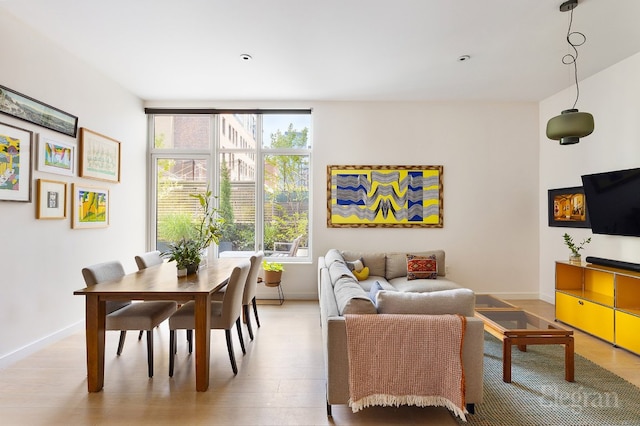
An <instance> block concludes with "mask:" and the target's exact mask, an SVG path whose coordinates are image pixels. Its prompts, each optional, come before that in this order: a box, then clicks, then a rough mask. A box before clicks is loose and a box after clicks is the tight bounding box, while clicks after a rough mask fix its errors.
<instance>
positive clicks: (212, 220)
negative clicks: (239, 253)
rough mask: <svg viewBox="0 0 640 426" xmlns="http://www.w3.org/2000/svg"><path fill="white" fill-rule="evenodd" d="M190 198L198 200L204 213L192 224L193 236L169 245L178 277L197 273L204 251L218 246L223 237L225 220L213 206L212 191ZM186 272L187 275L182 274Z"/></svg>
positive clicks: (193, 195)
mask: <svg viewBox="0 0 640 426" xmlns="http://www.w3.org/2000/svg"><path fill="white" fill-rule="evenodd" d="M189 196H191V197H193V198H197V199H198V202H199V204H200V208H201V209H202V213H201V214H200V215H199V217H198V219H197V220H196V221H194V222H193V223H192V227H193V229H192V231H193V232H191V233H190V235H192V236H191V237H183V238H181V239H180V240H179V241H177V242H174V243H169V250H168V251H167V252H166V253H165V256H166V257H168V258H169V260H170V261H172V260H174V261H175V262H176V267H177V268H178V275H186V274H192V273H195V272H197V270H198V265H200V263H201V262H202V256H203V252H204V250H205V249H206V248H207V247H209V246H210V245H211V244H212V243H215V244H218V242H219V241H220V237H221V236H222V224H223V220H222V219H221V218H220V217H218V210H217V209H216V208H215V207H214V206H213V203H212V195H211V190H210V189H209V188H207V190H206V191H205V192H204V193H203V194H189ZM184 270H186V273H184V272H182V271H184Z"/></svg>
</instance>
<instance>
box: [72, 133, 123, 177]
mask: <svg viewBox="0 0 640 426" xmlns="http://www.w3.org/2000/svg"><path fill="white" fill-rule="evenodd" d="M80 177H84V178H90V179H97V180H104V181H107V182H120V142H118V141H117V140H115V139H112V138H110V137H108V136H104V135H101V134H100V133H96V132H93V131H91V130H89V129H86V128H84V127H83V128H81V129H80Z"/></svg>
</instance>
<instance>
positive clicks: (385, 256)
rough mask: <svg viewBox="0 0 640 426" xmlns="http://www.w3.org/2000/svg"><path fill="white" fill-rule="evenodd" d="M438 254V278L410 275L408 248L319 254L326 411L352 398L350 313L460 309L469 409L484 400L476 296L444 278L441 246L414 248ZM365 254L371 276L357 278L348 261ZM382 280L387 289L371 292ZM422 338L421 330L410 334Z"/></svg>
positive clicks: (481, 338) (481, 335)
mask: <svg viewBox="0 0 640 426" xmlns="http://www.w3.org/2000/svg"><path fill="white" fill-rule="evenodd" d="M411 254H414V255H419V256H428V255H435V257H436V263H437V268H438V276H437V279H413V280H409V279H408V278H407V258H406V255H407V253H400V252H397V253H368V252H351V251H338V250H336V249H331V250H329V251H328V252H327V253H326V255H325V256H321V257H320V258H319V259H318V295H319V299H320V315H321V326H322V338H323V343H324V345H323V349H324V360H325V372H326V380H327V383H326V385H327V414H328V415H331V405H333V404H348V403H349V362H348V355H347V333H346V327H345V318H344V315H346V314H377V313H386V314H431V315H440V314H461V315H463V316H465V317H466V329H465V331H464V341H463V348H462V352H463V353H462V364H463V368H464V375H465V402H466V404H467V410H468V411H469V412H470V413H473V411H474V404H476V403H479V402H481V401H482V379H483V355H484V353H483V351H484V333H483V324H482V321H480V320H478V319H477V318H475V317H473V310H474V307H475V296H474V294H473V292H472V291H471V290H468V289H462V288H461V287H460V286H459V285H457V284H456V283H454V282H453V281H450V280H448V279H447V278H446V266H445V253H444V251H442V250H432V251H423V252H411ZM356 260H361V261H362V262H363V263H364V265H365V266H366V267H367V268H369V276H368V277H367V278H366V279H364V280H362V281H358V280H357V279H356V278H355V276H354V275H353V274H352V273H351V272H350V270H349V267H348V262H352V261H356ZM376 281H377V282H378V283H379V284H380V286H381V287H382V289H383V290H385V291H380V292H378V293H377V294H376V295H373V297H374V299H375V300H376V301H377V306H376V304H375V303H374V301H373V300H372V295H371V294H370V290H371V287H372V286H373V285H374V283H375V282H376ZM407 339H420V336H409V335H408V336H407Z"/></svg>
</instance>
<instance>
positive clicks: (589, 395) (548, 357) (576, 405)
mask: <svg viewBox="0 0 640 426" xmlns="http://www.w3.org/2000/svg"><path fill="white" fill-rule="evenodd" d="M511 380H512V382H511V383H504V382H503V381H502V342H501V341H499V340H498V339H496V338H495V337H493V336H491V335H490V334H488V333H485V339H484V399H483V402H482V403H480V404H476V412H475V414H471V415H467V422H466V423H465V422H462V421H460V420H459V419H456V420H457V421H458V423H459V424H461V425H470V426H476V425H478V426H501V425H505V426H516V425H536V426H541V425H545V426H547V425H548V426H564V425H571V426H587V425H588V426H596V425H597V426H600V425H609V426H619V425H629V426H631V425H634V426H637V425H640V388H638V387H636V386H634V385H632V384H631V383H629V382H627V381H625V380H624V379H621V378H620V377H618V376H616V375H615V374H613V373H611V372H609V371H607V370H605V369H604V368H602V367H600V366H598V365H596V364H594V363H593V362H591V361H589V360H587V359H586V358H584V357H582V356H580V355H577V354H576V355H575V382H573V383H570V382H566V381H565V380H564V346H562V345H534V346H528V347H527V352H520V351H519V350H518V349H517V347H515V346H514V348H513V352H512V370H511Z"/></svg>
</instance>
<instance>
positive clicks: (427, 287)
mask: <svg viewBox="0 0 640 426" xmlns="http://www.w3.org/2000/svg"><path fill="white" fill-rule="evenodd" d="M389 284H391V285H392V286H393V287H394V288H395V289H396V290H397V291H404V292H414V293H425V292H429V291H440V290H452V289H455V288H460V286H459V285H458V284H456V283H454V282H453V281H449V280H448V279H446V278H440V277H438V279H437V280H408V279H407V277H400V278H394V279H392V280H389Z"/></svg>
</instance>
